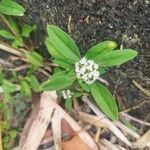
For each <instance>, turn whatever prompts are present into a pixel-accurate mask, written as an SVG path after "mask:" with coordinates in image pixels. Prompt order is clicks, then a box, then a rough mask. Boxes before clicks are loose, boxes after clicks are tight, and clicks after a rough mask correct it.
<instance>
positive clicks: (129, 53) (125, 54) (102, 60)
mask: <svg viewBox="0 0 150 150" xmlns="http://www.w3.org/2000/svg"><path fill="white" fill-rule="evenodd" d="M135 56H137V52H136V51H135V50H132V49H124V50H115V51H112V52H109V53H106V54H104V55H103V56H100V57H99V56H97V57H95V58H94V61H95V62H96V63H98V64H99V65H100V66H104V67H111V66H115V65H121V64H123V63H125V62H127V61H129V60H132V59H133V58H134V57H135Z"/></svg>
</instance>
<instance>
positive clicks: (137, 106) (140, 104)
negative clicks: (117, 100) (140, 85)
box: [122, 101, 149, 113]
mask: <svg viewBox="0 0 150 150" xmlns="http://www.w3.org/2000/svg"><path fill="white" fill-rule="evenodd" d="M147 103H149V101H142V102H141V103H139V104H137V105H136V106H134V107H131V108H128V109H126V110H124V111H122V112H125V113H127V112H129V111H132V110H135V109H138V108H140V107H142V106H143V105H144V104H147Z"/></svg>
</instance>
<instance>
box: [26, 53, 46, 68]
mask: <svg viewBox="0 0 150 150" xmlns="http://www.w3.org/2000/svg"><path fill="white" fill-rule="evenodd" d="M26 58H27V61H28V62H30V63H31V64H32V65H34V66H36V67H42V66H43V57H42V56H41V55H40V54H38V53H37V52H30V53H27V54H26Z"/></svg>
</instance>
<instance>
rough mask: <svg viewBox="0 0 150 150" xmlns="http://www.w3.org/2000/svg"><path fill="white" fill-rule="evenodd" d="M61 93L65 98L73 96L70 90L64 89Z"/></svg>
mask: <svg viewBox="0 0 150 150" xmlns="http://www.w3.org/2000/svg"><path fill="white" fill-rule="evenodd" d="M61 93H62V96H63V98H64V99H67V98H71V97H72V95H73V93H72V92H71V91H70V90H63V91H62V92H61Z"/></svg>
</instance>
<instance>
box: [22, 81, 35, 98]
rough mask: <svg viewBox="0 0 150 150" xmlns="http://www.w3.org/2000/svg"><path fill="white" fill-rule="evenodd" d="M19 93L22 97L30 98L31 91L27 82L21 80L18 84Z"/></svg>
mask: <svg viewBox="0 0 150 150" xmlns="http://www.w3.org/2000/svg"><path fill="white" fill-rule="evenodd" d="M20 87H21V93H22V95H24V96H27V97H31V94H32V93H31V89H30V86H29V84H28V82H27V81H25V80H22V81H21V83H20Z"/></svg>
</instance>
